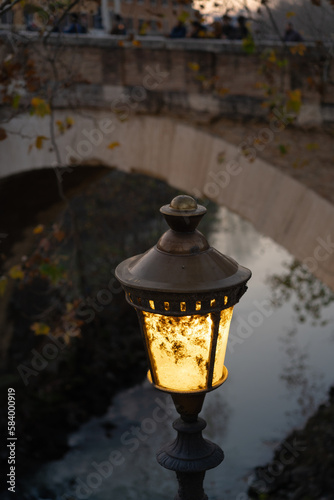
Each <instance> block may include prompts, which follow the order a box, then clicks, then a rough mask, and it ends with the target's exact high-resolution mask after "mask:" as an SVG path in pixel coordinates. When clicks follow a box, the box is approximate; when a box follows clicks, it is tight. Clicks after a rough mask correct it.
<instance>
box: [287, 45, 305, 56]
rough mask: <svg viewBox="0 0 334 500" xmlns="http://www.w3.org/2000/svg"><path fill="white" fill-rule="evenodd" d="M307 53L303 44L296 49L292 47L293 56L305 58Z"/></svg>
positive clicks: (296, 46)
mask: <svg viewBox="0 0 334 500" xmlns="http://www.w3.org/2000/svg"><path fill="white" fill-rule="evenodd" d="M305 51H306V46H305V45H304V44H303V43H299V44H298V45H295V46H294V47H290V52H291V54H298V55H300V56H303V55H304V54H305Z"/></svg>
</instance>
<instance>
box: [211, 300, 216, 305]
mask: <svg viewBox="0 0 334 500" xmlns="http://www.w3.org/2000/svg"><path fill="white" fill-rule="evenodd" d="M215 305H216V299H212V300H210V306H211V307H215Z"/></svg>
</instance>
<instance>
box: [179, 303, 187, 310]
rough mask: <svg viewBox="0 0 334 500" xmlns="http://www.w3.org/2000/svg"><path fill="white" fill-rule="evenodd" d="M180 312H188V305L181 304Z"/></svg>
mask: <svg viewBox="0 0 334 500" xmlns="http://www.w3.org/2000/svg"><path fill="white" fill-rule="evenodd" d="M180 310H181V311H182V312H186V310H187V305H186V303H185V302H180Z"/></svg>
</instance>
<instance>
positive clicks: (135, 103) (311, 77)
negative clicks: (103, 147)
mask: <svg viewBox="0 0 334 500" xmlns="http://www.w3.org/2000/svg"><path fill="white" fill-rule="evenodd" d="M27 40H28V42H26V43H27V45H28V50H29V51H30V53H31V57H32V58H33V59H34V60H35V61H36V63H37V70H38V72H41V73H42V74H44V76H45V78H49V79H51V80H52V78H53V76H52V74H51V72H50V71H48V70H47V68H46V67H45V55H46V52H47V51H48V50H50V48H51V50H52V48H55V47H57V51H58V55H57V59H56V62H55V67H56V70H57V74H58V78H59V80H60V81H61V82H62V83H64V87H63V88H62V90H61V91H60V92H58V93H57V96H56V100H55V103H56V105H57V106H58V107H65V106H66V107H67V106H69V105H71V106H74V107H78V108H80V107H85V108H89V107H92V108H105V107H106V106H107V107H109V108H110V109H112V111H114V112H116V113H118V114H119V115H120V117H122V116H124V118H126V116H125V111H124V109H125V108H127V107H129V106H132V110H133V111H134V112H139V113H143V112H144V113H146V112H148V113H160V114H161V113H162V114H163V113H164V112H169V111H183V112H194V111H195V112H196V113H203V114H206V115H209V117H214V116H217V115H218V116H233V117H259V118H260V117H263V116H264V115H266V113H267V109H266V108H265V107H263V106H261V104H262V103H263V101H265V100H266V97H265V95H264V90H265V89H264V87H263V85H262V84H263V83H266V81H265V76H264V74H263V70H264V66H266V68H265V69H266V71H267V72H268V71H269V73H270V71H271V73H270V75H269V78H270V79H271V82H270V84H269V86H270V87H271V88H277V89H280V91H281V92H282V93H283V94H284V93H287V92H289V91H291V90H294V89H300V90H301V92H302V97H303V107H302V112H301V114H300V117H299V123H300V124H317V125H319V124H321V123H323V122H333V121H334V93H333V92H332V87H330V85H333V84H331V83H330V82H333V81H334V68H331V67H330V66H329V65H327V66H326V73H325V72H324V67H325V64H327V63H326V61H327V59H328V55H329V53H330V50H331V47H330V45H328V46H326V45H323V46H322V47H319V45H317V44H313V43H306V44H304V47H305V48H303V49H302V52H303V51H304V50H306V52H305V53H304V54H303V55H301V54H300V53H298V51H297V53H294V54H292V53H291V51H290V48H292V47H295V45H290V46H285V47H283V46H282V44H280V43H276V42H262V43H260V44H257V46H256V50H255V52H254V53H252V54H248V53H246V51H245V49H244V46H243V43H242V42H240V41H225V40H208V39H203V40H201V39H199V40H194V39H180V40H172V39H165V38H161V37H138V38H136V39H135V40H129V39H127V38H126V37H116V36H110V35H104V36H99V37H92V36H89V35H78V36H73V35H67V36H63V35H62V37H61V38H59V35H56V34H55V35H54V36H52V37H50V38H49V39H48V44H47V45H44V44H43V42H42V41H41V40H40V39H38V38H36V37H30V38H28V39H27ZM272 51H275V53H276V55H275V57H277V59H280V58H281V60H286V63H285V70H284V72H281V73H280V74H278V72H276V71H275V69H274V68H273V67H272V68H270V64H269V66H268V57H269V54H270V53H272ZM263 54H266V56H265V57H264V56H263ZM269 62H270V61H269ZM261 70H262V74H261ZM324 74H325V80H326V81H325V82H320V78H322V76H321V75H324ZM319 89H320V91H321V92H319Z"/></svg>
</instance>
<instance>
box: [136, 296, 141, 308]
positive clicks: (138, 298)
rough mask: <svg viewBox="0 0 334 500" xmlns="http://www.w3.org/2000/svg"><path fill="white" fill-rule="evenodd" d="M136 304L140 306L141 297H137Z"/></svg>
mask: <svg viewBox="0 0 334 500" xmlns="http://www.w3.org/2000/svg"><path fill="white" fill-rule="evenodd" d="M137 301H138V304H139V305H140V306H141V298H140V297H137Z"/></svg>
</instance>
